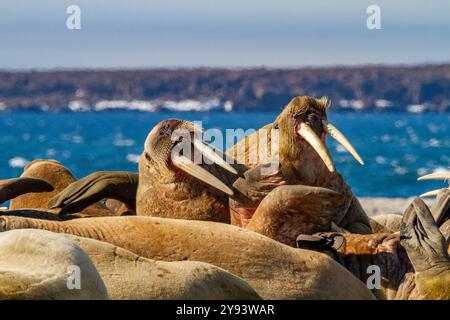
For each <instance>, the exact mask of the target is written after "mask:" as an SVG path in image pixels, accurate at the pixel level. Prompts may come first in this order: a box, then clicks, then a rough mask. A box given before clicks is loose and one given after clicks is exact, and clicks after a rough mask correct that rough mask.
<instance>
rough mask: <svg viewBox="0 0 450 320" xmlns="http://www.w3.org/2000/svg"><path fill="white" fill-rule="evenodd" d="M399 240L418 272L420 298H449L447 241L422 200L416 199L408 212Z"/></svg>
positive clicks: (405, 215) (449, 275)
mask: <svg viewBox="0 0 450 320" xmlns="http://www.w3.org/2000/svg"><path fill="white" fill-rule="evenodd" d="M400 238H401V244H402V246H403V247H404V248H405V249H406V252H407V254H408V257H409V259H410V260H411V263H412V265H413V267H414V270H415V272H416V275H415V278H416V288H417V290H418V292H419V294H420V295H421V297H422V298H424V299H447V300H448V299H450V258H449V255H448V252H447V242H446V240H445V238H444V236H443V235H442V233H441V232H440V231H439V229H438V226H437V224H436V222H435V221H434V218H433V215H432V214H431V212H430V210H429V208H428V207H427V205H426V204H425V203H424V202H423V200H422V199H419V198H417V199H415V200H414V201H413V202H412V204H411V205H410V206H409V207H408V208H407V209H406V211H405V214H404V216H403V220H402V224H401V226H400Z"/></svg>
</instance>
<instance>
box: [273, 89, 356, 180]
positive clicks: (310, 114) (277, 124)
mask: <svg viewBox="0 0 450 320" xmlns="http://www.w3.org/2000/svg"><path fill="white" fill-rule="evenodd" d="M329 104H330V102H329V100H328V98H326V97H322V98H320V99H315V98H312V97H308V96H300V97H295V98H293V99H292V100H291V101H290V102H289V104H288V105H287V106H286V107H285V108H284V110H283V112H282V113H281V114H280V115H279V116H278V117H277V119H276V120H275V121H274V122H273V124H272V128H273V129H275V130H279V157H280V163H281V164H282V166H283V167H284V169H292V170H293V171H294V172H292V173H293V174H295V175H296V176H302V177H303V178H305V177H308V176H309V177H320V174H319V172H324V171H325V173H326V172H328V173H333V172H335V171H336V169H335V166H334V163H333V159H332V157H331V154H330V151H329V149H328V148H327V144H326V136H327V134H328V135H330V136H331V137H332V138H334V139H335V140H337V141H338V142H339V143H340V144H342V146H343V147H344V148H345V149H347V150H348V151H349V152H350V153H351V154H352V155H353V157H354V158H355V159H356V160H357V161H358V162H359V163H361V164H364V162H363V160H362V159H361V157H360V156H359V154H358V153H357V152H356V151H355V149H354V148H353V146H352V145H351V144H350V142H349V141H348V140H347V139H346V138H345V136H344V135H343V134H342V133H341V132H340V131H339V130H338V129H337V128H336V127H335V126H334V125H332V124H331V123H329V122H328V119H327V114H326V110H327V108H328V107H329ZM288 176H289V174H288ZM306 180H308V179H306Z"/></svg>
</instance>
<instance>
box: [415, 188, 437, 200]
mask: <svg viewBox="0 0 450 320" xmlns="http://www.w3.org/2000/svg"><path fill="white" fill-rule="evenodd" d="M440 191H441V189H438V190H433V191H428V192H425V193H422V194H421V195H420V197H421V198H428V197H436V196H437V195H438V193H439V192H440Z"/></svg>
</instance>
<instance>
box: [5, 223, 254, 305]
mask: <svg viewBox="0 0 450 320" xmlns="http://www.w3.org/2000/svg"><path fill="white" fill-rule="evenodd" d="M0 255H1V257H2V259H1V261H0V300H1V299H4V298H6V299H49V298H50V299H58V300H59V299H61V300H62V299H70V298H79V299H82V298H84V299H94V298H108V297H109V299H113V300H118V299H120V300H123V299H127V300H136V299H139V300H150V299H162V300H192V299H195V300H209V299H218V300H230V299H232V300H236V299H245V300H255V299H261V298H260V296H259V295H258V294H257V293H256V291H255V290H254V289H253V288H252V287H250V285H248V284H247V283H246V282H245V281H243V280H242V279H240V278H238V277H236V276H234V275H232V274H230V273H228V272H226V271H225V270H222V269H220V268H218V267H215V266H212V265H209V264H207V263H202V262H196V261H176V262H165V261H155V260H150V259H146V258H143V257H140V256H137V255H135V254H133V253H131V252H130V251H127V250H125V249H122V248H118V247H116V246H113V245H111V244H108V243H105V242H101V241H97V240H92V239H88V238H81V237H77V236H70V235H65V234H60V233H53V232H50V231H46V230H37V229H22V230H11V231H7V232H3V233H0ZM49 259H50V260H51V263H50V264H49V263H47V262H48V260H49ZM73 266H78V267H79V268H80V280H81V282H80V288H79V289H76V290H75V289H74V290H70V289H69V288H68V287H67V283H72V282H71V280H73V281H75V279H70V278H69V276H70V275H71V274H70V272H68V271H70V270H71V269H70V268H71V267H73ZM99 289H100V290H99Z"/></svg>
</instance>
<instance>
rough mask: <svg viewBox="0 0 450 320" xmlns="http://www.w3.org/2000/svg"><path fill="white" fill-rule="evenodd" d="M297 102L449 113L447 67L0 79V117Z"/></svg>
mask: <svg viewBox="0 0 450 320" xmlns="http://www.w3.org/2000/svg"><path fill="white" fill-rule="evenodd" d="M295 95H312V96H322V95H327V96H329V97H330V98H331V99H332V101H333V106H334V108H335V109H351V110H359V111H362V110H371V111H385V110H392V111H410V112H423V111H441V112H443V111H450V64H443V65H422V66H376V65H373V66H359V67H344V66H342V67H339V66H337V67H322V68H302V69H269V68H259V69H215V68H193V69H142V70H95V69H92V70H49V71H1V72H0V110H3V111H4V110H24V109H28V110H29V109H37V110H44V111H47V110H49V111H59V110H64V109H67V108H69V106H70V109H72V110H74V111H79V110H90V109H96V107H95V106H96V105H97V106H98V104H99V102H100V103H103V104H101V105H100V106H103V107H102V108H103V109H108V106H110V104H111V103H110V104H108V103H109V102H111V101H122V102H124V101H125V102H129V101H137V102H138V104H139V103H148V104H149V105H150V106H151V107H148V106H147V107H148V108H147V109H150V110H147V111H155V110H157V109H158V108H159V107H160V105H162V104H163V101H172V102H175V103H176V102H179V101H183V100H195V101H198V102H200V103H204V102H207V101H213V103H212V107H211V108H222V107H223V106H224V105H226V106H227V107H226V108H228V109H230V108H233V109H234V110H279V109H281V108H282V106H283V105H285V104H286V103H287V102H288V101H289V100H290V99H291V97H293V96H295ZM105 103H106V107H105ZM113 104H114V103H113ZM119 104H120V103H119ZM124 104H125V105H127V103H124ZM128 107H129V106H128ZM128 107H127V106H125V108H128ZM119 108H120V106H119ZM211 108H210V109H211ZM97 109H99V108H97ZM137 109H139V108H137ZM144 109H145V108H144ZM187 109H189V108H187ZM199 110H201V108H200V109H199ZM205 110H208V108H206V109H205Z"/></svg>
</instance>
